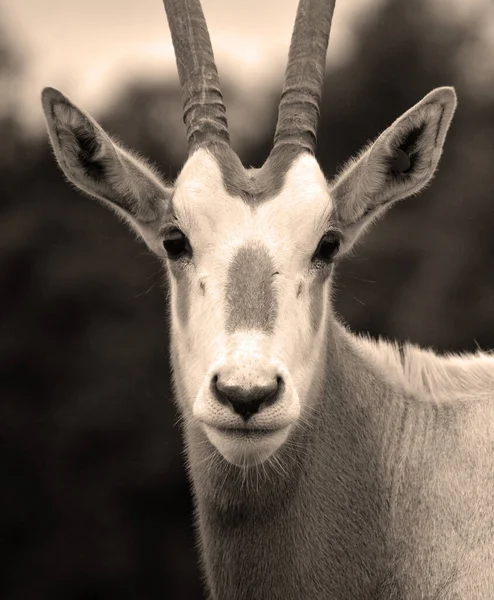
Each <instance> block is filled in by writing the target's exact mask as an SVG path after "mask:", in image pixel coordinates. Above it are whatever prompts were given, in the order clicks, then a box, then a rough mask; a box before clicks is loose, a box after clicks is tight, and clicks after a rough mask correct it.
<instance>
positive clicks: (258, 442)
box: [204, 425, 291, 467]
mask: <svg viewBox="0 0 494 600" xmlns="http://www.w3.org/2000/svg"><path fill="white" fill-rule="evenodd" d="M290 428H291V425H288V426H286V427H283V428H281V429H276V430H269V429H249V428H241V429H240V428H238V429H218V428H216V427H212V426H210V425H204V430H205V432H206V435H207V437H208V439H209V441H210V442H211V443H212V444H213V446H214V447H215V448H216V449H217V450H218V452H219V453H220V454H221V455H222V456H223V458H225V460H227V461H228V462H229V463H231V464H232V465H236V466H238V467H254V466H256V465H260V464H262V463H264V462H265V461H266V460H268V459H269V458H270V457H271V456H273V454H274V453H275V452H276V451H277V450H278V449H279V448H280V447H281V446H282V445H283V443H284V442H285V441H286V438H287V437H288V434H289V432H290Z"/></svg>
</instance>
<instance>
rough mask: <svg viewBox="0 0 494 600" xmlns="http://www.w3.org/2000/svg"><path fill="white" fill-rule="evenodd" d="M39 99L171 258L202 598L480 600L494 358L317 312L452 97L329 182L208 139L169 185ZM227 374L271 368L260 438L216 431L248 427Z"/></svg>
mask: <svg viewBox="0 0 494 600" xmlns="http://www.w3.org/2000/svg"><path fill="white" fill-rule="evenodd" d="M168 4H169V5H170V6H173V7H174V10H175V13H176V12H177V7H178V4H177V3H176V2H170V3H168ZM190 5H191V3H190V2H189V1H188V2H187V3H186V6H187V7H190ZM309 5H310V6H313V7H314V6H317V4H316V3H315V2H314V1H312V2H305V0H303V1H302V5H301V6H302V7H307V6H309ZM194 6H196V7H197V2H194ZM321 6H322V4H321ZM301 14H302V16H303V11H302V13H301ZM302 41H303V40H302ZM43 106H44V109H45V115H46V119H47V123H48V130H49V133H50V138H51V142H52V145H53V148H54V151H55V155H56V157H57V160H58V162H59V164H60V166H61V168H62V169H63V171H64V172H65V174H66V175H67V177H68V178H69V179H70V180H71V181H72V182H74V183H75V184H76V185H77V186H78V187H80V189H82V190H83V191H85V192H86V193H88V194H91V195H93V196H95V197H96V198H98V199H100V200H103V201H104V202H105V204H106V205H109V206H111V207H113V208H114V210H115V211H116V212H117V213H118V214H119V215H122V216H124V217H125V219H126V220H127V222H128V223H129V224H130V225H131V226H132V227H133V229H134V230H135V231H137V232H139V233H140V234H141V235H142V237H143V238H144V240H145V241H146V243H147V244H148V246H149V247H150V248H151V249H152V250H153V251H154V252H155V253H156V254H157V255H158V256H159V257H161V258H162V259H163V261H164V262H165V264H166V266H167V272H168V274H169V282H170V292H171V293H170V296H171V363H172V371H173V380H174V387H175V396H176V399H177V402H178V405H179V407H180V411H181V413H182V417H183V427H184V435H185V444H186V450H187V460H188V469H189V473H190V477H191V480H192V484H193V491H194V498H195V504H196V511H195V512H196V515H195V516H196V524H197V529H198V533H199V540H200V549H201V558H202V564H203V569H204V573H205V576H206V582H207V586H208V589H209V591H210V598H211V599H212V600H288V599H290V600H291V599H293V600H295V599H296V600H330V599H335V600H336V599H338V600H425V599H427V600H459V599H461V600H492V598H493V597H494V595H493V594H494V592H493V590H494V568H493V565H494V502H493V498H494V398H493V396H494V357H493V356H492V355H490V354H486V353H478V354H477V355H475V356H473V355H458V356H446V357H440V356H437V355H435V354H434V353H433V352H432V351H430V350H422V349H420V348H417V347H414V346H411V345H408V344H406V345H404V346H398V345H396V344H392V343H389V342H385V341H377V342H374V341H372V340H369V339H367V338H365V337H359V336H355V335H353V334H351V333H350V332H349V331H348V330H347V329H346V328H345V327H344V326H343V325H342V324H341V323H340V322H339V320H338V318H337V317H336V315H335V314H334V312H333V310H332V305H331V277H332V270H333V266H334V265H336V264H337V262H338V257H339V256H343V255H344V254H345V253H347V252H349V250H350V249H351V248H352V246H353V244H354V242H355V241H356V240H357V238H358V237H359V236H360V235H361V234H362V232H363V231H364V230H365V229H366V227H367V226H368V225H369V224H370V223H371V222H372V221H374V220H376V219H377V218H379V217H380V216H382V215H383V214H384V212H385V211H386V210H387V209H388V208H389V207H390V206H391V205H392V204H393V203H394V202H396V201H398V200H400V199H402V198H405V197H406V196H410V195H413V194H416V193H417V192H418V191H419V190H420V189H422V188H423V187H424V186H425V185H427V183H428V182H429V181H430V180H431V178H432V177H433V175H434V172H435V170H436V167H437V164H438V161H439V158H440V156H441V152H442V148H443V143H444V140H445V137H446V133H447V130H448V128H449V125H450V122H451V119H452V116H453V113H454V110H455V107H456V95H455V93H454V90H453V89H452V88H439V89H436V90H434V91H432V92H431V93H430V94H428V95H427V96H426V97H425V98H424V99H423V100H422V101H420V102H419V103H418V104H416V105H415V106H414V107H412V108H411V109H410V110H409V111H408V112H406V113H405V114H404V115H403V116H402V117H400V118H399V119H398V120H397V121H395V123H393V124H392V125H391V127H389V128H388V129H387V130H386V131H384V132H383V133H382V134H381V135H380V136H379V137H378V138H377V140H376V141H375V142H374V143H372V144H370V145H369V146H368V147H367V148H366V149H365V150H364V152H362V153H361V154H360V155H359V156H358V157H357V159H356V160H354V161H351V162H350V163H349V164H348V166H347V167H346V168H345V169H344V170H343V171H342V173H341V174H340V175H339V176H338V177H337V178H336V180H335V181H334V182H333V183H332V184H331V185H328V183H327V182H326V180H325V179H324V176H323V174H322V172H321V170H320V168H319V166H318V165H317V162H316V161H315V159H314V157H313V156H312V155H311V152H310V151H309V152H300V148H295V147H294V146H293V145H290V144H289V145H287V146H286V147H284V150H283V151H282V148H283V146H282V147H281V148H279V149H278V152H275V153H272V154H271V155H270V158H269V159H268V161H267V162H266V164H265V166H264V167H263V168H261V169H259V170H248V169H244V167H243V166H242V164H241V162H240V160H239V159H238V157H236V155H235V154H234V153H233V151H232V150H231V149H230V148H229V147H228V146H227V145H226V144H225V143H224V141H222V142H221V143H220V144H217V145H216V146H215V145H214V144H212V145H208V148H207V150H206V149H204V148H199V149H197V150H196V151H195V152H194V153H192V154H191V156H190V157H189V160H188V161H187V163H186V164H185V166H184V168H183V170H182V172H181V174H180V176H179V178H178V179H177V181H176V183H175V187H174V190H173V195H172V191H171V189H170V188H168V187H167V186H165V185H164V184H163V183H161V182H160V180H159V178H158V177H157V175H156V174H155V173H154V172H153V171H151V170H150V169H149V167H148V166H147V165H146V164H145V163H143V162H142V161H140V160H139V159H138V158H136V157H134V156H132V155H130V154H129V153H128V152H127V151H125V150H123V149H122V148H121V147H120V146H119V145H118V144H115V143H114V142H113V141H112V140H111V139H110V138H109V137H108V136H107V135H106V134H105V133H104V132H103V130H102V129H101V128H100V127H99V126H98V125H97V124H96V123H95V122H94V121H93V120H92V119H91V118H90V117H89V115H87V114H86V113H84V112H83V111H81V110H80V109H78V108H76V107H75V106H74V105H73V104H72V103H71V102H70V101H69V100H68V99H67V98H66V97H65V96H63V94H61V93H60V92H57V91H56V90H52V89H47V90H45V92H44V94H43ZM309 120H310V119H309ZM172 226H173V227H174V228H178V229H181V230H182V232H183V233H184V235H187V236H188V239H189V242H190V247H191V249H192V252H190V253H188V254H187V256H184V257H182V258H180V259H173V258H172V257H167V255H166V253H165V251H164V249H163V245H162V242H163V236H164V235H166V231H167V230H168V229H169V228H170V227H172ZM328 231H330V232H331V235H332V236H335V238H336V239H338V240H339V242H340V248H339V253H338V254H337V255H336V258H335V259H334V260H332V261H331V264H330V263H329V262H328V261H323V260H319V259H317V256H316V252H315V251H316V248H317V247H318V243H319V241H320V240H321V239H323V238H324V235H325V234H326V233H327V232H328ZM256 245H257V247H258V248H262V252H261V254H258V255H257V256H254V257H253V255H252V252H251V253H247V255H246V256H245V257H244V258H245V259H246V260H247V263H248V264H243V262H242V260H243V259H242V257H243V255H242V250H241V249H242V248H246V247H250V248H253V247H254V248H255V247H256ZM235 257H236V258H235ZM239 257H240V259H239ZM256 262H257V267H256V266H255V265H256ZM232 265H233V267H232ZM229 267H231V268H233V269H234V271H235V272H234V273H232V271H231V270H230V271H229ZM232 282H233V283H232ZM234 285H235V286H236V287H237V289H241V294H240V295H239V294H237V292H236V291H233V290H232V286H234ZM184 299H186V302H184ZM242 299H245V301H246V303H247V309H246V310H245V311H244V312H236V317H235V318H236V322H237V324H239V323H240V325H241V326H239V327H237V326H234V327H230V328H228V327H227V324H228V314H229V307H228V301H229V300H230V301H231V302H233V303H234V304H235V306H236V307H238V306H239V305H240V301H241V300H242ZM256 304H258V305H262V306H261V310H260V312H259V315H258V314H256ZM274 307H276V311H275V313H276V319H274V316H273V314H272V310H271V309H273V310H274ZM230 308H231V307H230ZM239 315H241V317H239ZM244 317H245V319H244ZM247 317H248V318H247ZM272 317H273V318H272ZM242 319H243V320H242ZM268 322H269V324H270V325H269V327H266V323H268ZM225 372H226V373H227V375H228V377H227V381H228V386H229V389H230V390H232V389H234V388H237V389H238V388H239V385H241V386H242V389H243V391H245V392H248V391H249V387H250V390H251V391H252V389H253V388H255V387H256V386H257V387H258V388H259V387H263V388H264V389H268V387H269V384H271V383H272V382H273V380H274V379H276V381H282V382H283V385H282V386H281V385H280V386H279V388H278V392H279V393H278V394H277V397H276V401H275V402H271V403H269V405H268V403H267V402H266V406H264V408H262V409H261V408H260V409H259V410H258V411H256V413H255V414H253V415H252V417H251V418H249V424H248V425H249V427H252V428H253V429H254V430H256V429H257V430H258V432H259V431H260V430H262V429H264V430H266V429H268V430H270V431H271V434H269V435H268V436H265V437H261V438H257V439H256V438H255V441H252V439H250V438H248V441H245V439H243V440H242V439H241V438H239V439H237V438H236V437H235V435H234V436H233V439H234V441H233V442H232V441H231V438H230V441H225V437H222V435H227V434H225V433H224V432H225V430H228V428H230V431H231V430H232V428H233V429H234V428H238V427H240V426H241V425H242V426H243V425H245V423H242V422H241V421H240V420H239V415H238V414H234V411H232V410H230V409H229V408H228V406H227V403H226V402H223V403H222V402H218V398H217V397H215V395H214V394H213V393H211V383H212V382H213V381H215V379H214V376H215V375H217V374H218V373H220V375H224V374H225ZM216 381H217V379H216ZM280 390H281V391H280ZM222 431H223V433H221V432H222ZM273 432H274V433H273ZM244 433H245V432H244ZM239 440H240V441H239ZM249 440H250V441H249ZM266 440H267V441H266Z"/></svg>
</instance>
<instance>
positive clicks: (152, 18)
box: [0, 0, 380, 122]
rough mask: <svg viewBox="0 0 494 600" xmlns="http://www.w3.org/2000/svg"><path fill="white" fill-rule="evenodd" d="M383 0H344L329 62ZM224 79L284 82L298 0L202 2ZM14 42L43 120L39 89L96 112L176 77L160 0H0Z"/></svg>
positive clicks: (29, 104)
mask: <svg viewBox="0 0 494 600" xmlns="http://www.w3.org/2000/svg"><path fill="white" fill-rule="evenodd" d="M379 1H380V0H345V1H340V2H339V4H338V6H337V9H336V12H335V16H334V20H333V32H332V36H331V46H330V47H331V51H330V60H335V61H337V60H339V59H341V57H342V56H344V55H346V54H347V53H348V52H349V51H351V47H352V34H351V31H352V21H353V19H354V16H355V14H362V13H363V12H367V11H368V10H369V7H371V6H376V5H377V4H378V3H379ZM202 5H203V9H204V12H205V15H206V19H207V22H208V27H209V31H210V35H211V38H212V43H213V48H214V52H215V56H216V62H217V66H218V69H219V71H220V76H223V78H227V77H228V78H229V79H230V80H232V81H233V82H234V83H235V84H236V85H239V86H242V87H245V89H246V90H249V92H250V94H254V93H255V89H256V87H260V88H265V87H266V81H268V80H272V81H273V82H276V80H278V82H280V85H281V81H282V77H283V73H284V69H285V64H286V58H287V55H288V47H289V42H290V35H291V30H292V27H293V21H294V18H295V12H296V7H297V0H203V1H202ZM0 7H1V8H2V9H3V13H4V16H5V17H6V19H7V27H8V29H9V30H10V32H11V34H12V38H13V40H14V41H15V42H16V43H17V44H18V45H19V47H20V48H21V49H22V50H23V52H24V53H25V54H26V58H27V61H26V62H27V73H26V75H27V77H26V80H25V85H24V87H25V90H23V94H22V96H23V98H24V99H25V102H26V111H27V113H28V117H29V120H30V121H35V122H36V121H38V120H39V119H40V118H41V112H40V108H39V92H40V90H41V88H43V87H44V86H45V85H51V86H53V87H58V88H60V89H62V91H64V92H65V93H67V94H68V95H69V96H70V97H71V98H73V99H74V100H76V101H77V103H78V104H81V105H82V106H84V108H86V109H87V110H89V111H91V112H93V111H96V112H97V111H98V109H99V108H100V107H101V106H103V105H104V104H106V103H107V102H108V100H109V99H110V98H111V96H112V94H116V93H118V90H119V88H120V87H121V86H122V85H123V84H125V82H127V81H129V80H132V79H134V78H143V77H147V76H151V77H159V76H169V77H177V75H176V67H175V57H174V54H173V47H172V44H171V37H170V32H169V29H168V24H167V21H166V16H165V13H164V9H163V3H162V0H84V1H83V2H81V1H80V0H3V2H2V0H0Z"/></svg>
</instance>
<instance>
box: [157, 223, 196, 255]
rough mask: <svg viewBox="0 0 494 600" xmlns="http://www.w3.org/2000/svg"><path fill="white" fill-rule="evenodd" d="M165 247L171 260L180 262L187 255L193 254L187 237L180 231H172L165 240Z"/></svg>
mask: <svg viewBox="0 0 494 600" xmlns="http://www.w3.org/2000/svg"><path fill="white" fill-rule="evenodd" d="M163 247H164V248H165V251H166V253H167V254H168V258H169V259H170V260H178V259H179V258H182V257H183V256H186V255H189V256H190V255H191V254H192V248H191V247H190V244H189V240H188V239H187V236H186V235H185V234H184V233H182V232H181V231H180V229H170V230H169V231H167V232H166V233H165V236H164V238H163Z"/></svg>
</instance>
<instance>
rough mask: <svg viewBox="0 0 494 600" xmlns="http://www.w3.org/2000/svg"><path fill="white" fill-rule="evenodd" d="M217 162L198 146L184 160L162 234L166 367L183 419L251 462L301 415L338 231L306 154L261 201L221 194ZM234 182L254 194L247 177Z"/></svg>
mask: <svg viewBox="0 0 494 600" xmlns="http://www.w3.org/2000/svg"><path fill="white" fill-rule="evenodd" d="M220 164H221V163H219V162H218V161H217V160H216V158H215V157H214V156H213V155H212V154H210V153H208V152H207V151H206V150H202V149H201V150H198V151H197V152H196V153H195V154H194V155H193V156H192V157H191V158H190V159H189V161H188V163H187V164H186V165H185V167H184V169H183V171H182V173H181V174H180V176H179V178H178V180H177V182H176V185H175V189H174V193H173V195H172V198H171V209H170V216H169V220H168V222H167V223H165V224H164V226H163V230H162V232H163V243H164V248H165V254H166V256H167V263H168V267H169V274H170V277H169V280H170V288H171V299H170V301H171V317H172V319H171V322H172V328H173V357H174V368H175V371H176V372H175V376H176V377H177V378H178V379H179V380H180V386H181V388H182V389H183V391H184V392H185V393H184V394H182V403H183V405H184V406H183V409H184V410H185V411H186V413H187V414H188V415H189V416H190V418H192V419H194V420H196V421H197V422H199V423H200V424H201V426H202V427H204V429H205V431H206V434H207V435H208V437H209V439H210V441H211V442H212V443H213V444H214V445H215V446H216V448H217V449H218V450H219V451H220V452H221V453H222V454H223V456H224V457H225V458H226V459H227V460H229V461H231V462H233V463H238V464H252V463H255V462H259V461H262V460H264V459H265V458H267V457H268V456H269V455H270V454H272V453H273V452H274V451H275V450H276V449H277V447H278V446H279V445H280V444H281V443H282V442H283V441H284V440H285V438H286V436H287V434H288V433H289V431H290V428H291V427H293V425H295V424H296V423H297V421H298V420H299V419H300V418H301V415H302V414H303V413H304V411H305V410H307V409H308V408H309V405H310V398H309V397H308V390H309V386H310V384H311V381H312V380H313V378H314V373H315V372H317V371H318V370H320V368H321V366H320V360H321V347H322V342H323V340H324V330H325V326H324V325H325V319H324V317H325V312H326V302H327V297H328V294H327V290H328V286H329V285H330V275H331V270H332V266H333V260H334V259H335V257H336V256H337V255H338V251H339V246H340V242H341V241H342V235H343V234H342V232H341V231H340V230H339V229H338V227H337V224H336V222H335V220H334V218H332V216H333V206H332V202H331V198H330V194H329V192H328V186H327V183H326V180H325V178H324V176H323V174H322V172H321V170H320V168H319V166H318V164H317V162H316V160H315V159H314V158H313V157H312V156H310V155H307V154H305V155H302V156H300V157H299V158H297V159H295V161H294V162H293V163H292V164H291V165H290V168H289V169H288V172H287V173H286V174H285V176H284V177H282V178H281V185H280V186H279V187H280V189H274V190H273V195H272V196H271V197H270V196H269V195H267V197H266V198H265V199H262V200H260V201H256V200H255V199H250V200H249V199H245V198H242V197H241V196H240V195H232V188H233V187H234V186H233V185H228V182H225V177H227V176H228V173H225V169H222V168H221V166H220ZM243 175H244V176H245V177H246V178H249V179H250V183H249V184H247V185H246V187H249V186H250V187H252V189H253V190H254V191H255V189H256V175H257V174H256V173H255V172H254V173H253V174H252V176H250V175H249V173H248V172H244V174H243ZM239 176H241V173H240V174H239ZM254 195H255V194H254ZM302 418H303V417H302ZM240 430H242V431H240Z"/></svg>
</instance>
